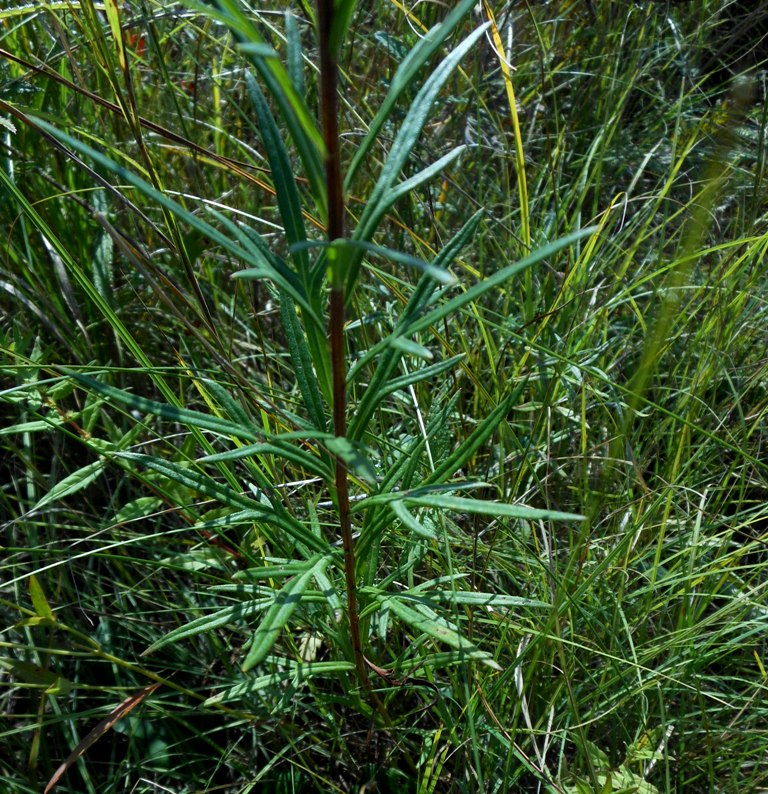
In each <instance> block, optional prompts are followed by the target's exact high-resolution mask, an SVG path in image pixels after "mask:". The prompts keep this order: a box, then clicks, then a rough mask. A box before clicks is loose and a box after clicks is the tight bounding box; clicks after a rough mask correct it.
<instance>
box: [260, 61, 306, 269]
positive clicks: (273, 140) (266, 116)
mask: <svg viewBox="0 0 768 794" xmlns="http://www.w3.org/2000/svg"><path fill="white" fill-rule="evenodd" d="M245 84H246V86H247V88H248V94H249V96H250V97H251V102H252V103H253V107H254V109H255V111H256V117H257V119H258V122H259V132H260V133H261V139H262V141H263V142H264V150H265V153H266V155H267V161H268V162H269V167H270V171H271V173H272V184H273V185H274V187H275V196H276V198H277V207H278V210H279V211H280V217H281V218H282V221H283V229H284V231H285V237H286V239H287V241H288V243H289V245H292V244H293V243H300V242H303V241H304V240H306V231H305V229H304V216H303V215H302V213H301V197H300V196H299V190H298V188H297V187H296V181H295V179H294V177H293V169H292V167H291V161H290V158H289V157H288V152H287V151H286V149H285V146H284V145H283V141H282V139H281V138H280V130H278V128H277V124H275V120H274V118H273V117H272V113H270V111H269V105H267V100H266V99H265V98H264V94H263V93H262V92H261V88H259V84H258V83H257V82H256V80H255V78H254V77H253V75H252V74H251V73H250V72H246V73H245ZM294 257H295V260H296V262H295V264H296V266H297V267H298V268H299V270H300V272H302V273H307V272H308V270H309V262H308V260H307V255H306V252H305V251H303V250H301V249H298V250H296V251H295V253H294Z"/></svg>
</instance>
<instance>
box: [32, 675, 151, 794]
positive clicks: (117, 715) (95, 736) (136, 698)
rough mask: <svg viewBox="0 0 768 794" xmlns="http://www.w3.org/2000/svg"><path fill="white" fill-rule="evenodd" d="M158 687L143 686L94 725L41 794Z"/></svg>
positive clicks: (50, 787) (44, 793) (48, 789)
mask: <svg viewBox="0 0 768 794" xmlns="http://www.w3.org/2000/svg"><path fill="white" fill-rule="evenodd" d="M159 686H160V684H159V683H157V684H150V685H149V686H145V687H144V688H143V689H140V690H139V691H138V692H136V693H134V694H133V695H131V696H130V697H127V698H126V699H125V700H124V701H123V702H122V703H121V704H120V705H119V706H118V707H117V708H115V709H114V710H113V711H112V713H111V714H110V715H109V716H108V717H106V718H105V719H103V720H102V721H101V722H100V723H99V724H98V725H96V726H95V727H94V728H93V730H91V731H90V733H89V734H88V735H87V736H86V737H85V739H83V740H82V741H81V742H80V744H78V745H77V747H75V749H74V750H73V751H72V752H71V753H70V754H69V756H68V758H67V760H66V761H64V763H63V764H62V765H61V766H60V767H59V768H58V769H57V770H56V771H55V772H54V773H53V777H52V778H51V779H50V780H49V781H48V785H47V786H46V787H45V791H44V792H43V794H48V792H49V791H51V789H53V787H54V786H55V785H56V784H57V783H58V782H59V780H60V779H61V776H62V775H63V774H64V773H65V772H66V771H67V770H68V769H69V767H71V766H72V764H74V763H75V761H77V759H78V758H80V756H81V755H83V754H84V753H85V752H86V751H87V750H88V748H89V747H90V746H91V745H92V744H95V743H96V742H97V741H98V740H99V739H100V738H101V737H102V736H103V735H104V734H105V733H106V732H107V731H108V730H109V729H110V728H112V726H113V725H114V724H115V723H116V722H117V721H118V720H121V719H122V718H123V717H124V716H125V715H126V714H128V712H130V711H133V709H135V708H136V706H138V705H139V703H141V701H142V700H144V698H145V697H147V695H151V694H152V692H154V691H155V690H156V689H157V688H158V687H159Z"/></svg>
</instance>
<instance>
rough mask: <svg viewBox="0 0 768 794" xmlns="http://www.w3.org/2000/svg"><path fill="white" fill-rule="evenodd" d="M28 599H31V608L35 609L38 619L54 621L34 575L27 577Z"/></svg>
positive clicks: (40, 586) (49, 606) (51, 611)
mask: <svg viewBox="0 0 768 794" xmlns="http://www.w3.org/2000/svg"><path fill="white" fill-rule="evenodd" d="M29 597H30V598H31V599H32V606H33V607H34V608H35V612H36V613H37V616H38V617H41V618H45V619H46V620H51V621H54V622H55V621H56V618H55V617H54V614H53V610H52V609H51V605H50V604H49V603H48V599H47V598H46V597H45V593H44V592H43V588H42V585H41V584H40V582H39V581H38V579H37V577H36V576H35V575H34V574H33V575H32V576H30V577H29Z"/></svg>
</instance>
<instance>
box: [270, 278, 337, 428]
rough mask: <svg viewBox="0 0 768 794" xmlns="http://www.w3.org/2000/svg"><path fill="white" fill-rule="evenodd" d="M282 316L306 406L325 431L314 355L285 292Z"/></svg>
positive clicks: (324, 419) (312, 419)
mask: <svg viewBox="0 0 768 794" xmlns="http://www.w3.org/2000/svg"><path fill="white" fill-rule="evenodd" d="M280 317H281V319H282V321H283V330H284V331H285V337H286V341H287V342H288V351H289V352H290V355H291V363H292V364H293V371H294V373H295V374H296V380H297V382H298V385H299V392H300V393H301V398H302V402H303V403H304V408H305V409H306V411H307V415H308V416H309V418H310V420H311V421H312V424H313V425H314V426H315V427H316V428H318V430H321V431H324V430H325V429H326V417H325V408H324V406H323V397H322V394H321V393H320V387H319V385H318V382H317V376H316V374H315V372H314V370H313V368H312V356H311V353H310V350H309V346H308V345H307V339H306V337H305V335H304V329H303V328H302V327H301V323H300V322H299V318H298V317H297V316H296V309H295V307H294V303H293V301H292V300H291V298H290V296H289V295H288V294H287V293H285V292H283V293H282V294H281V295H280Z"/></svg>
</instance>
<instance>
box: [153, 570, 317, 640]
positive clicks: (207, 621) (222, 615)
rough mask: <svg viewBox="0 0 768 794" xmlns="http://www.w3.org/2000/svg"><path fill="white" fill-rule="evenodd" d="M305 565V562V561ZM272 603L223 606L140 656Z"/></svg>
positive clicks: (236, 620)
mask: <svg viewBox="0 0 768 794" xmlns="http://www.w3.org/2000/svg"><path fill="white" fill-rule="evenodd" d="M305 565H306V563H305ZM271 603H272V599H271V598H262V599H259V600H257V599H252V600H250V601H239V602H238V603H236V604H232V606H228V607H224V609H219V610H217V611H216V612H212V613H211V614H210V615H203V617H200V618H197V619H195V620H193V621H192V622H191V623H186V624H185V625H183V626H179V628H177V629H174V630H173V631H170V632H168V634H166V635H165V637H161V638H160V639H159V640H157V641H156V642H153V643H152V645H150V646H149V647H148V648H146V649H145V650H144V651H142V654H141V655H142V656H148V655H149V654H150V653H154V652H155V651H157V650H159V649H160V648H164V647H165V646H166V645H172V644H173V643H175V642H179V641H181V640H186V639H187V638H189V637H195V636H197V635H198V634H204V633H205V632H207V631H213V630H214V629H218V628H219V627H221V626H226V625H227V624H229V623H233V624H242V623H243V622H244V621H246V620H247V619H248V618H250V617H252V616H253V615H255V614H257V613H258V612H263V611H264V610H265V609H267V608H268V607H269V605H270V604H271Z"/></svg>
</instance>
